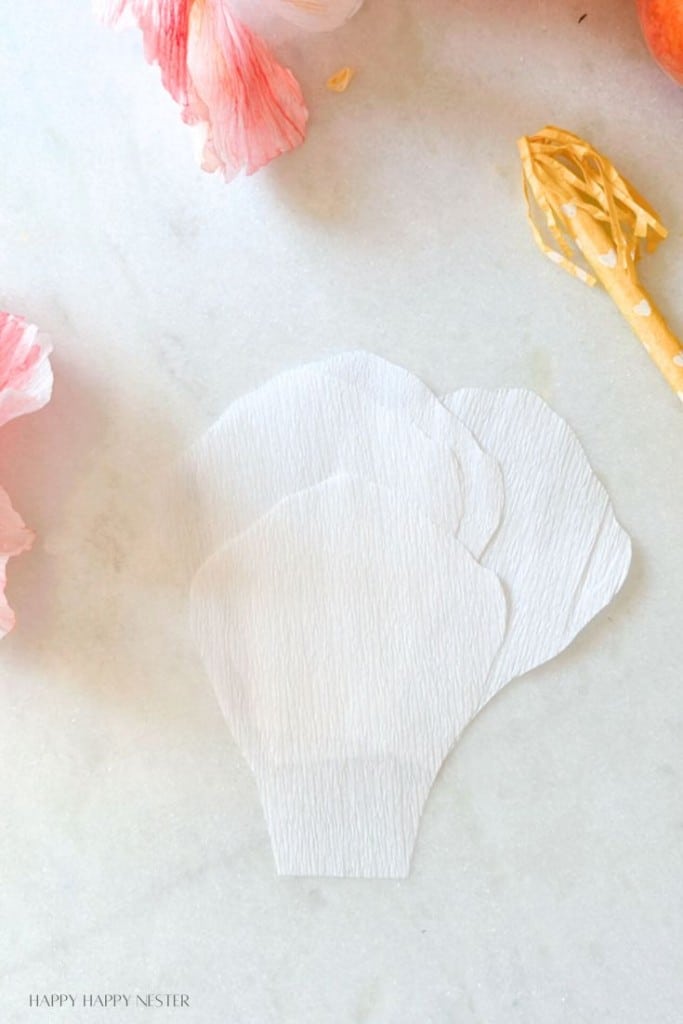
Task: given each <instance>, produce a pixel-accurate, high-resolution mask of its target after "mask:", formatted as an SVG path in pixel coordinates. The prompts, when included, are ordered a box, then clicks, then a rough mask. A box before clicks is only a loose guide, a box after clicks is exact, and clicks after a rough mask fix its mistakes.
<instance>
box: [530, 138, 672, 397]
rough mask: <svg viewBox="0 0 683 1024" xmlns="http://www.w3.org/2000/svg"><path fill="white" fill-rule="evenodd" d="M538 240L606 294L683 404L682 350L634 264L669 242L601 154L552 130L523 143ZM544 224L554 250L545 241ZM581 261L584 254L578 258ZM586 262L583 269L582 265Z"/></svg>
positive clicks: (532, 219)
mask: <svg viewBox="0 0 683 1024" xmlns="http://www.w3.org/2000/svg"><path fill="white" fill-rule="evenodd" d="M518 147H519V153H520V157H521V160H522V169H523V180H524V195H525V199H526V204H527V214H528V217H529V223H530V225H531V230H532V232H533V236H534V238H535V240H536V243H537V244H538V247H539V248H540V249H541V251H542V252H543V253H545V255H546V256H547V257H548V259H550V260H552V261H553V262H554V263H557V264H558V265H559V266H561V267H562V268H563V269H564V270H566V271H567V272H568V273H570V274H573V275H574V277H577V278H579V280H581V281H584V282H585V283H586V284H589V285H595V284H597V283H598V281H599V282H600V283H601V284H602V285H603V286H604V287H605V288H606V289H607V291H608V292H609V293H610V295H611V297H612V298H613V299H614V301H615V303H616V304H617V306H618V307H619V309H620V310H621V312H622V313H623V315H624V316H625V317H626V319H627V320H628V322H629V323H630V325H631V327H632V328H633V330H634V331H635V333H636V334H637V335H638V337H639V338H640V340H641V342H642V343H643V345H644V347H645V349H646V350H647V352H648V353H649V355H650V356H651V358H652V359H653V360H654V362H655V363H656V364H657V366H658V367H659V369H660V370H661V371H662V373H663V374H664V376H665V377H666V379H667V381H668V382H669V384H670V385H671V387H672V388H673V389H674V391H675V392H676V393H677V394H678V397H679V398H680V399H681V400H682V401H683V346H682V345H681V343H680V342H679V341H678V339H677V338H676V337H675V336H674V335H673V333H672V332H671V330H670V328H669V327H668V325H667V324H666V322H665V320H664V318H663V316H662V314H661V313H660V311H659V310H658V309H657V308H656V307H655V305H654V303H653V302H652V300H651V299H650V297H649V295H647V293H646V292H645V290H644V288H643V287H642V285H641V284H640V282H639V281H638V276H637V272H636V264H637V261H638V260H639V258H640V256H641V253H642V251H643V250H645V251H646V252H652V251H653V250H654V249H656V247H657V246H658V245H659V243H660V242H661V241H662V240H663V239H664V238H666V235H667V231H666V228H665V227H664V225H663V224H662V223H661V221H660V219H659V216H658V215H657V213H655V211H654V210H653V209H652V207H651V206H650V205H649V204H648V203H647V202H646V201H645V199H643V197H642V196H641V195H640V194H639V193H638V192H637V191H636V189H635V188H634V187H633V185H631V184H630V182H628V181H627V180H626V179H625V178H624V177H622V175H620V174H619V172H618V171H617V170H616V168H615V167H614V165H613V164H612V163H611V162H610V161H609V160H608V159H607V157H605V156H604V155H603V154H602V153H599V152H598V151H597V150H596V149H594V147H593V146H591V145H590V144H589V143H588V142H585V141H584V140H583V139H581V138H579V136H578V135H573V134H572V133H571V132H567V131H564V130H563V129H561V128H555V127H552V126H550V127H547V128H544V129H543V131H541V132H539V133H538V134H537V135H533V136H529V137H525V138H522V139H520V140H519V142H518ZM539 220H540V221H541V223H544V225H545V227H546V228H547V230H548V232H549V234H550V237H551V239H552V241H554V243H555V245H556V248H555V247H554V246H553V245H549V244H548V242H547V241H546V240H545V238H544V237H543V234H542V232H541V228H540V227H539V223H538V221H539ZM577 254H579V255H578V256H577ZM580 257H583V260H585V266H581V265H580V264H579V263H578V262H577V258H580Z"/></svg>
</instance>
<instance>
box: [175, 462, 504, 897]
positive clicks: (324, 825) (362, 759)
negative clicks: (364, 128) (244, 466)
mask: <svg viewBox="0 0 683 1024" xmlns="http://www.w3.org/2000/svg"><path fill="white" fill-rule="evenodd" d="M505 615H506V610H505V599H504V596H503V592H502V588H501V586H500V584H499V582H498V580H497V578H496V576H495V575H494V574H493V573H492V572H489V571H487V570H485V569H483V568H481V566H480V565H479V564H478V563H477V562H476V561H475V560H474V559H473V558H472V556H471V555H470V554H469V553H468V552H467V551H466V549H465V548H464V547H463V545H462V544H460V543H459V542H458V541H457V539H456V538H455V537H454V536H453V535H452V534H451V533H450V532H449V531H447V530H444V529H443V528H439V527H438V526H437V525H435V523H434V522H432V521H431V519H429V518H427V517H426V516H424V515H421V514H420V513H419V512H418V511H417V510H414V509H412V508H410V507H408V506H407V505H405V504H404V503H402V502H399V501H397V500H396V495H395V494H393V493H392V492H391V491H389V490H385V489H383V488H381V487H377V486H376V485H374V484H372V483H370V482H368V481H365V480H360V479H351V478H349V477H347V476H339V477H336V478H333V479H331V480H328V481H326V482H324V483H322V484H319V485H318V486H315V487H313V488H311V489H309V490H307V491H303V492H300V493H298V494H295V495H293V496H291V497H289V498H285V499H284V500H283V501H281V502H280V503H279V504H278V505H277V506H276V507H274V508H273V509H272V510H271V511H270V512H269V513H268V514H267V515H265V516H264V517H263V518H261V519H259V520H258V521H257V522H256V523H254V524H253V525H252V526H251V527H250V528H249V529H248V530H246V531H245V532H244V533H242V534H241V535H240V536H238V537H236V538H234V539H233V540H232V541H230V542H229V543H227V544H226V545H225V546H224V547H223V548H221V549H220V550H219V551H218V552H216V553H215V554H214V555H213V556H212V557H211V558H210V559H209V560H208V561H207V562H206V563H205V564H204V565H203V566H202V568H201V569H200V570H199V572H198V573H197V576H196V577H195V580H194V583H193V586H192V592H191V618H192V628H193V632H194V635H195V637H196V640H197V643H198V646H199V649H200V651H201V653H202V656H203V659H204V661H205V664H206V666H207V670H208V672H209V675H210V676H211V678H212V680H213V683H214V685H215V688H216V691H217V693H218V696H219V700H220V703H221V707H222V709H223V712H224V714H225V716H226V718H227V720H228V722H229V724H230V726H231V728H232V731H233V733H234V735H235V738H236V739H237V742H238V743H239V745H240V747H241V749H242V751H243V753H244V755H245V757H246V758H247V760H248V762H249V764H250V765H251V767H252V769H253V771H254V773H255V776H256V780H257V783H258V787H259V791H260V794H261V799H262V802H263V805H264V810H265V816H266V821H267V825H268V830H269V833H270V837H271V841H272V844H273V849H274V853H275V859H276V863H277V869H278V872H279V873H281V874H297V875H310V874H316V875H358V876H386V877H402V876H404V875H406V874H407V872H408V869H409V863H410V856H411V852H412V848H413V844H414V841H415V835H416V832H417V827H418V821H419V817H420V813H421V810H422V807H423V805H424V802H425V800H426V798H427V794H428V792H429V789H430V787H431V785H432V782H433V781H434V778H435V776H436V774H437V772H438V770H439V767H440V765H441V763H442V761H443V759H444V757H445V756H446V754H447V753H448V751H449V749H450V748H451V746H452V744H453V743H454V741H455V739H456V737H457V736H458V734H459V733H460V732H461V730H462V729H463V728H464V726H465V725H466V724H467V722H468V721H469V714H470V712H469V709H470V708H471V707H472V706H475V705H477V703H478V701H479V699H480V698H481V695H482V693H483V691H484V687H485V685H486V679H487V675H488V671H489V667H490V665H491V662H492V659H493V657H494V655H495V653H496V651H497V649H498V647H499V645H500V642H501V639H502V637H503V634H504V631H505Z"/></svg>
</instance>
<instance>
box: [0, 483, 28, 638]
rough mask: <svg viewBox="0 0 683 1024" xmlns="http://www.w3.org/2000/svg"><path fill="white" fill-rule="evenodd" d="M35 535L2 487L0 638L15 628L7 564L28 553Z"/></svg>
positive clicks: (0, 496)
mask: <svg viewBox="0 0 683 1024" xmlns="http://www.w3.org/2000/svg"><path fill="white" fill-rule="evenodd" d="M33 538H34V534H33V531H32V530H29V528H28V527H27V526H26V525H25V523H24V522H23V520H22V518H21V516H20V515H18V513H17V512H15V510H14V509H13V508H12V503H11V501H10V500H9V495H8V494H7V491H5V490H4V489H3V488H2V487H0V637H3V636H5V634H6V633H9V631H10V630H11V629H12V627H13V626H14V621H15V616H14V612H13V611H12V609H11V608H10V606H9V604H8V603H7V598H6V596H5V584H6V582H7V562H8V560H9V559H10V558H12V557H13V556H14V555H20V554H21V552H22V551H28V549H29V548H30V547H31V545H32V544H33Z"/></svg>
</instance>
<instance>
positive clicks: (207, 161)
mask: <svg viewBox="0 0 683 1024" xmlns="http://www.w3.org/2000/svg"><path fill="white" fill-rule="evenodd" d="M96 6H97V9H98V11H99V13H100V15H101V17H102V18H103V20H104V21H105V22H106V23H107V24H110V25H114V24H116V23H117V22H118V21H119V20H120V19H121V18H122V17H123V16H124V15H128V16H132V18H133V19H134V20H135V21H136V22H137V23H138V25H139V26H140V28H141V30H142V33H143V39H144V45H145V54H146V57H147V59H148V61H150V63H157V64H159V67H160V69H161V78H162V82H163V84H164V86H165V88H166V89H167V90H168V92H169V93H170V94H171V96H172V97H173V98H174V100H175V101H176V102H177V103H179V104H180V107H181V109H182V117H183V120H184V121H185V122H186V123H187V124H189V125H195V126H197V130H198V131H199V132H200V133H201V154H202V155H201V164H202V167H203V169H204V170H206V171H209V172H213V171H221V172H222V174H223V175H224V177H225V179H226V180H228V181H229V180H230V179H231V178H234V177H235V176H236V175H237V174H238V173H239V172H240V171H242V170H243V171H244V172H245V173H246V174H252V173H253V172H254V171H257V170H258V169H259V168H261V167H263V166H265V164H267V163H269V162H270V161H271V160H273V159H274V158H275V157H277V156H280V155H281V154H282V153H286V152H287V151H288V150H291V149H294V148H295V147H296V146H298V145H300V144H301V143H302V142H303V140H304V137H305V129H306V121H307V119H308V111H307V109H306V105H305V103H304V100H303V96H302V94H301V89H300V88H299V84H298V82H297V81H296V79H295V77H294V75H293V74H292V72H291V71H289V70H287V69H286V68H283V67H281V66H280V65H279V64H278V63H277V61H276V60H275V58H274V57H273V55H272V53H271V52H270V50H269V49H268V47H267V46H266V44H265V43H264V42H263V40H262V39H260V38H259V37H258V36H257V35H256V34H255V33H254V32H252V30H251V29H250V28H248V27H247V26H246V25H245V24H243V23H242V22H241V21H240V20H239V19H238V18H236V17H235V15H234V14H233V13H232V11H231V9H230V5H229V3H228V0H96Z"/></svg>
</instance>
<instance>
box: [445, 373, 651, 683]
mask: <svg viewBox="0 0 683 1024" xmlns="http://www.w3.org/2000/svg"><path fill="white" fill-rule="evenodd" d="M444 404H445V405H446V408H447V409H449V410H450V411H451V412H453V413H454V414H455V415H456V416H458V417H459V418H460V419H462V420H463V422H465V423H466V424H467V426H468V427H469V428H470V429H471V430H472V431H473V433H474V434H475V436H476V437H477V438H478V440H479V442H480V443H481V444H482V445H483V446H484V448H486V450H487V451H489V452H490V453H491V454H492V455H494V456H495V458H496V459H497V460H498V462H499V464H500V466H501V469H502V472H503V480H504V485H505V511H504V514H503V520H502V522H501V525H500V527H499V529H498V532H497V534H496V536H495V537H494V539H493V541H492V542H491V544H490V545H489V547H488V548H487V550H486V552H485V554H484V556H483V558H482V564H483V565H485V566H487V567H488V568H489V569H492V570H493V571H494V572H495V573H497V575H498V576H499V577H500V579H501V582H502V584H503V586H504V588H505V592H506V595H507V597H508V599H509V604H510V613H509V618H508V627H507V634H506V637H505V642H504V644H503V646H502V648H501V650H500V653H499V655H498V657H497V659H496V661H495V663H494V666H493V669H492V672H491V677H490V679H489V683H488V692H487V695H486V699H489V698H490V697H492V696H493V695H494V694H495V693H496V692H497V691H498V690H500V688H501V687H502V686H504V685H505V684H506V683H507V682H509V681H510V680H511V679H514V678H515V677H516V676H519V675H522V674H523V673H524V672H528V671H529V670H530V669H532V668H534V667H535V666H537V665H540V664H542V663H543V662H545V661H548V660H549V659H550V658H553V657H554V656H555V655H556V654H559V653H560V651H562V650H564V648H565V647H566V646H567V645H568V644H569V643H571V641H572V640H573V639H574V637H575V636H576V634H577V633H578V632H579V631H580V630H581V629H583V627H584V626H585V625H586V624H587V623H588V622H589V621H590V619H591V618H593V617H594V616H595V615H597V613H598V612H599V611H600V610H601V609H602V608H604V607H605V606H606V605H607V604H609V602H610V601H611V600H612V598H613V597H614V595H615V594H616V593H617V592H618V591H619V589H620V588H621V586H622V584H623V582H624V580H625V578H626V574H627V572H628V568H629V564H630V560H631V542H630V539H629V537H628V535H627V534H626V533H625V532H624V530H623V529H622V528H621V526H620V525H619V524H618V522H617V521H616V519H615V516H614V512H613V510H612V506H611V504H610V501H609V497H608V495H607V492H606V491H605V489H604V487H603V486H602V484H601V483H600V481H599V480H598V478H597V477H596V476H595V474H594V473H593V470H592V469H591V466H590V464H589V462H588V459H587V458H586V455H585V453H584V451H583V448H582V447H581V445H580V443H579V441H578V440H577V438H576V436H575V435H574V433H573V432H572V431H571V430H570V428H569V427H568V426H567V424H566V423H565V421H564V420H562V419H561V418H560V417H559V416H558V415H556V413H554V412H553V411H552V409H550V408H549V407H548V406H547V405H546V404H545V402H543V400H542V399H541V398H539V397H538V395H536V394H534V393H533V392H531V391H525V390H518V389H501V390H491V391H489V390H483V389H482V390H480V389H474V388H468V389H463V390H461V391H456V392H454V393H453V394H451V395H449V396H447V397H446V398H445V399H444Z"/></svg>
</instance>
